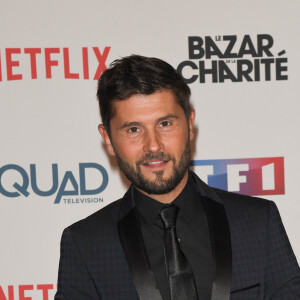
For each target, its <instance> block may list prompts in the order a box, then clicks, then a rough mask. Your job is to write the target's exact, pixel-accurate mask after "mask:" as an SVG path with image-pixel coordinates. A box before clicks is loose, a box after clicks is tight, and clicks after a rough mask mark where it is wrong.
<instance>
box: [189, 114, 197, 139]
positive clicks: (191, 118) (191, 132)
mask: <svg viewBox="0 0 300 300" xmlns="http://www.w3.org/2000/svg"><path fill="white" fill-rule="evenodd" d="M195 116H196V114H195V111H194V110H193V109H192V110H191V113H190V116H189V129H190V132H189V134H190V140H191V141H192V140H193V139H194V137H195V134H194V122H195Z"/></svg>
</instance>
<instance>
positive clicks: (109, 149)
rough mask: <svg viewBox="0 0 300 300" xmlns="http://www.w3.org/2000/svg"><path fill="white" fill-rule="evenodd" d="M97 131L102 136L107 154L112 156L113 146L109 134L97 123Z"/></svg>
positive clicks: (113, 153) (113, 152)
mask: <svg viewBox="0 0 300 300" xmlns="http://www.w3.org/2000/svg"><path fill="white" fill-rule="evenodd" d="M98 131H99V133H100V134H101V136H102V138H103V141H104V143H105V146H106V149H107V152H108V154H109V155H112V156H114V155H115V151H114V148H113V146H112V143H111V140H110V137H109V134H108V133H107V131H106V129H105V127H104V125H103V124H99V125H98Z"/></svg>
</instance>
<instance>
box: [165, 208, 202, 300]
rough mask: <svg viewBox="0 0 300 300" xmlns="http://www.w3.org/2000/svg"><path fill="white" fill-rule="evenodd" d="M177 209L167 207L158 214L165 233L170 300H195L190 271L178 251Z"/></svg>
mask: <svg viewBox="0 0 300 300" xmlns="http://www.w3.org/2000/svg"><path fill="white" fill-rule="evenodd" d="M177 214H178V207H177V206H175V205H168V206H166V207H164V208H163V209H162V210H161V212H160V217H161V219H162V222H163V225H164V228H165V232H164V249H165V261H166V266H167V271H168V277H169V284H170V291H171V300H197V299H198V297H197V290H196V285H195V280H194V276H193V272H192V269H191V267H190V265H189V263H188V261H187V259H186V257H185V256H184V254H183V252H182V251H181V250H180V246H179V242H178V239H177V234H176V218H177Z"/></svg>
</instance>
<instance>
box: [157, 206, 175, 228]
mask: <svg viewBox="0 0 300 300" xmlns="http://www.w3.org/2000/svg"><path fill="white" fill-rule="evenodd" d="M177 214H178V207H177V206H175V205H174V204H172V205H168V206H165V207H164V208H162V210H161V211H160V217H161V219H162V222H163V225H164V227H165V228H166V229H168V228H172V227H175V226H176V218H177Z"/></svg>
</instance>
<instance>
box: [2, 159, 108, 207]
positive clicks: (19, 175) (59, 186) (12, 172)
mask: <svg viewBox="0 0 300 300" xmlns="http://www.w3.org/2000/svg"><path fill="white" fill-rule="evenodd" d="M77 175H79V176H78V177H77ZM91 175H92V176H91ZM40 176H41V175H40V174H39V173H38V172H37V166H36V165H35V164H30V166H29V171H26V170H25V169H24V168H23V167H21V166H19V165H15V164H8V165H4V166H3V167H1V168H0V194H2V195H4V196H6V197H12V198H15V197H19V196H21V195H23V196H25V197H28V196H29V195H30V193H34V194H36V195H38V196H42V197H48V196H52V195H56V196H55V200H54V203H55V204H58V203H61V200H62V198H63V203H66V204H71V203H93V202H103V199H102V198H96V197H95V198H93V197H81V198H75V199H74V198H70V197H74V196H79V195H80V196H90V195H96V194H100V193H101V192H103V191H104V190H105V189H106V187H107V185H108V173H107V171H106V169H105V168H104V167H103V166H101V165H99V164H96V163H79V166H78V173H77V174H76V175H74V173H73V172H71V171H66V172H65V173H64V175H63V177H62V180H61V181H59V172H58V165H57V164H52V176H51V175H50V177H49V175H48V177H47V179H48V180H47V181H48V182H49V181H50V182H51V184H50V186H51V187H50V188H49V187H48V188H47V189H46V190H45V188H43V189H42V188H40V187H39V186H38V182H39V180H38V179H37V178H38V177H40ZM51 177H52V178H51ZM49 178H50V179H49ZM76 178H78V179H76ZM88 179H89V180H88ZM91 179H94V180H95V181H97V184H96V185H97V186H96V187H95V186H93V187H91V183H90V181H91ZM48 182H47V183H48ZM30 187H31V190H32V192H31V191H30V190H29V189H30ZM66 196H67V197H69V198H65V197H66ZM101 199H102V201H101ZM96 200H97V201H96Z"/></svg>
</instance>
